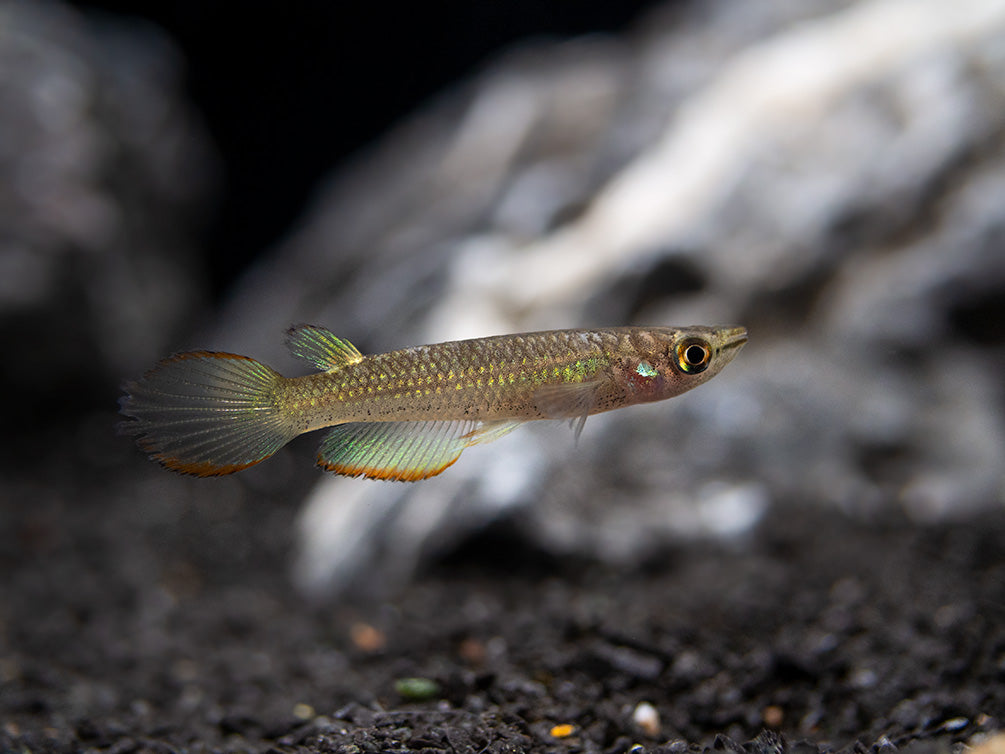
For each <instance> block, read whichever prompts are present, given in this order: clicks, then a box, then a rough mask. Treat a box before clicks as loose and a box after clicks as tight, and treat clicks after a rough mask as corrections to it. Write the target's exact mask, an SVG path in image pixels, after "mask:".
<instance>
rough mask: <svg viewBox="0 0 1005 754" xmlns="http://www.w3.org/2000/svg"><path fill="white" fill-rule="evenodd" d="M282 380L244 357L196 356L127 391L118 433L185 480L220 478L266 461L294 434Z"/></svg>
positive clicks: (168, 362) (174, 361)
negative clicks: (281, 393)
mask: <svg viewBox="0 0 1005 754" xmlns="http://www.w3.org/2000/svg"><path fill="white" fill-rule="evenodd" d="M282 380H283V377H282V376H281V375H280V374H279V373H278V372H276V371H275V370H273V369H270V368H269V367H267V366H265V365H264V364H260V363H259V362H257V361H255V360H254V359H249V358H247V357H246V356H237V355H235V354H231V353H214V352H211V351H194V352H191V353H182V354H178V355H175V356H172V357H171V358H169V359H165V360H164V361H162V362H160V363H159V364H158V365H157V366H156V367H154V368H153V369H152V370H150V371H149V372H147V373H146V374H145V375H144V376H143V377H142V378H141V379H140V380H138V381H136V382H130V383H128V384H126V385H125V386H124V390H125V393H126V394H125V395H124V396H122V398H121V399H120V400H119V403H120V406H121V412H122V413H123V414H125V415H126V416H128V417H130V420H128V421H124V422H122V424H121V429H122V430H123V431H124V432H126V433H128V434H133V435H136V436H137V437H136V443H137V445H139V446H140V448H142V449H143V450H144V451H146V452H147V453H148V454H149V455H150V457H151V458H152V459H153V460H156V461H159V462H160V463H161V464H162V465H163V466H165V467H167V468H169V469H172V470H174V471H179V472H181V473H183V474H193V475H195V476H219V475H221V474H232V473H233V472H235V471H240V470H241V469H244V468H247V467H248V466H252V465H253V464H256V463H258V462H259V461H262V460H264V459H266V458H268V457H269V456H271V455H272V454H273V453H275V452H276V451H277V450H279V449H280V448H281V447H283V445H285V444H286V443H288V442H289V441H290V440H292V439H293V437H294V436H296V434H297V432H296V430H294V429H293V427H292V426H291V424H290V422H289V421H288V420H286V419H285V418H284V416H283V411H282V407H281V404H280V403H279V401H278V399H277V396H278V389H279V387H280V385H281V383H282Z"/></svg>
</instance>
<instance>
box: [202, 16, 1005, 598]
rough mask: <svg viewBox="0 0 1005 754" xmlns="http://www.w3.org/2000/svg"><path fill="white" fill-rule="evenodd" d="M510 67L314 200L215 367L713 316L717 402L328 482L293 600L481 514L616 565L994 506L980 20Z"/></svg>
mask: <svg viewBox="0 0 1005 754" xmlns="http://www.w3.org/2000/svg"><path fill="white" fill-rule="evenodd" d="M674 7H675V8H677V10H675V11H672V12H671V11H669V10H668V11H667V12H666V13H658V14H654V15H652V16H651V17H649V18H648V19H646V20H645V21H643V22H642V23H640V25H639V26H638V28H637V29H635V30H634V31H633V32H632V33H630V34H626V35H624V36H622V37H619V38H587V39H580V40H573V41H570V42H566V43H560V44H549V45H546V44H538V45H535V46H528V47H525V48H522V49H518V50H515V51H513V52H512V53H510V54H508V55H505V56H503V57H502V58H500V59H499V60H498V61H497V62H496V63H495V64H494V65H492V66H490V67H489V68H488V69H487V70H485V71H484V72H482V73H481V74H479V75H477V76H476V77H474V78H473V79H472V80H471V81H470V82H468V83H467V84H466V85H464V86H463V87H461V88H460V89H458V90H457V91H454V92H451V93H448V94H446V95H445V96H444V97H443V98H442V99H441V100H440V101H439V102H437V103H434V104H432V105H430V107H429V108H428V109H427V110H425V111H423V112H421V113H419V114H417V115H416V116H415V117H414V118H413V119H411V120H410V121H409V122H408V123H406V124H404V125H403V126H401V127H400V128H399V129H398V131H397V132H396V133H394V134H392V135H391V136H390V137H388V138H387V140H386V141H385V142H384V143H383V144H381V145H380V146H379V147H378V148H377V149H375V150H374V151H373V153H372V154H370V155H369V156H368V157H366V158H365V159H362V160H361V161H360V163H359V164H358V165H357V166H356V167H355V168H354V169H352V170H349V171H346V172H345V173H342V174H340V175H338V176H336V177H335V178H333V180H332V183H331V184H330V185H329V186H328V187H327V188H326V189H325V190H324V191H322V192H321V193H320V194H319V196H318V197H317V201H316V203H315V205H314V206H313V207H312V208H311V210H310V211H309V212H308V214H307V216H306V218H305V220H304V222H303V224H302V226H301V227H300V230H299V231H298V232H297V233H296V234H295V235H294V236H293V237H291V238H290V239H289V240H288V241H287V242H286V243H285V244H283V245H282V246H281V247H280V248H279V249H277V250H276V252H275V254H274V255H272V257H271V258H270V259H268V260H266V261H265V262H263V263H262V265H261V266H260V267H259V268H258V269H256V270H255V271H253V272H252V273H251V274H250V275H249V276H248V278H247V279H246V280H245V281H244V283H243V285H242V286H241V287H240V289H239V290H238V292H237V294H236V295H235V297H234V299H233V300H232V301H231V302H230V303H229V306H228V308H227V310H226V312H225V314H224V316H223V318H222V319H221V321H220V322H219V323H218V327H217V329H216V331H215V332H214V333H211V334H210V337H211V340H210V341H209V342H208V343H207V344H208V345H213V346H215V347H225V348H227V349H228V350H235V351H239V352H244V353H250V354H253V355H256V356H259V357H264V358H265V360H267V361H271V362H272V363H274V364H277V365H280V364H288V363H289V360H288V357H286V356H284V355H283V354H282V352H281V343H280V341H281V338H280V337H279V335H280V332H281V329H282V328H283V327H285V326H286V325H287V324H288V323H289V322H295V321H308V322H315V323H318V324H323V325H326V326H328V327H330V328H331V329H333V330H335V331H336V332H337V333H339V334H340V335H343V336H345V337H348V338H350V339H352V340H354V341H355V342H357V344H358V345H360V346H361V347H363V348H364V349H365V350H369V351H377V350H384V349H388V348H393V347H401V346H406V345H412V344H417V343H422V342H432V341H437V340H448V339H452V338H458V337H466V336H479V335H487V334H493V333H500V332H513V331H520V330H528V329H539V328H541V329H543V328H553V327H568V326H577V325H585V326H589V325H605V324H622V323H628V322H633V323H650V324H691V323H715V322H723V323H724V322H737V323H741V324H745V325H747V326H748V327H749V328H750V332H751V341H750V343H749V344H748V346H747V347H746V349H745V350H744V352H743V353H742V354H741V356H740V357H739V358H738V359H737V361H736V362H735V363H734V364H732V365H730V367H729V368H727V370H726V371H725V372H724V374H723V375H721V376H720V377H719V378H718V379H716V380H715V381H714V382H712V383H711V384H709V385H708V386H706V387H703V388H701V389H700V390H698V391H696V392H695V393H693V394H688V395H687V396H685V397H683V398H681V399H678V400H675V401H671V402H669V403H667V404H661V405H655V406H645V407H639V408H635V409H631V410H626V411H621V412H617V413H614V414H611V415H604V416H600V417H595V418H591V419H590V421H589V422H588V423H587V427H586V430H585V432H584V433H583V436H582V438H581V440H580V442H579V443H578V446H577V444H576V443H574V442H573V438H572V435H571V433H569V432H568V431H566V429H565V428H564V427H558V426H549V425H540V424H538V425H534V426H528V427H526V428H524V429H521V430H520V431H519V432H516V433H514V434H513V435H511V436H509V437H507V438H504V439H503V440H500V441H499V442H497V443H495V444H493V445H492V446H489V447H484V448H475V449H472V450H469V451H467V452H466V453H465V454H464V457H463V458H462V459H461V461H460V462H458V463H457V464H456V465H455V466H454V467H452V468H451V469H450V470H449V471H448V472H447V473H446V474H444V475H443V476H441V477H438V478H437V479H434V480H430V481H428V482H424V483H422V484H417V485H395V484H384V483H373V482H367V481H361V480H346V479H340V478H334V477H325V478H323V479H321V480H320V481H319V482H318V484H317V485H316V487H315V488H314V490H313V491H312V492H311V494H310V495H309V497H308V500H307V501H306V508H305V512H304V514H303V519H302V529H301V557H300V559H299V561H298V565H297V570H296V578H297V580H298V583H299V584H300V585H301V586H302V587H303V588H304V589H306V590H307V591H311V592H314V593H332V592H333V591H338V590H340V589H343V588H346V587H347V586H349V585H356V586H359V587H361V588H362V589H364V590H371V589H373V588H374V586H375V585H379V584H384V585H386V584H388V583H394V582H396V581H400V580H404V579H407V578H408V577H409V575H410V574H411V572H412V570H413V568H414V567H415V565H416V564H417V563H420V562H422V560H423V558H426V557H429V556H430V555H431V554H433V553H435V552H438V551H441V550H442V549H443V548H449V547H451V546H453V545H455V544H456V543H457V542H459V541H460V540H462V539H463V538H464V537H465V536H466V535H468V534H470V533H471V532H473V531H476V530H478V529H479V528H481V527H484V526H486V525H487V524H488V523H490V522H492V521H493V520H496V519H498V518H499V517H501V516H506V517H510V518H511V520H512V521H513V522H515V523H516V525H518V526H520V527H522V530H523V531H524V532H525V533H526V536H527V537H528V538H531V539H533V540H534V541H535V542H536V543H537V544H538V545H540V546H542V547H546V548H549V549H551V550H553V551H555V552H559V553H562V552H577V553H585V554H589V555H591V556H594V557H599V558H603V559H607V560H613V561H617V562H629V563H630V562H634V561H636V560H637V559H639V558H649V557H654V556H655V557H658V556H659V555H660V553H663V552H665V551H667V549H668V548H671V547H672V546H673V542H674V541H676V540H678V538H680V537H690V536H716V537H737V536H742V535H743V533H745V532H747V531H749V530H750V529H751V527H752V526H753V525H754V524H756V522H757V521H758V520H759V519H760V517H761V515H762V513H763V511H764V510H766V509H767V507H768V506H771V505H772V504H774V503H775V502H777V501H779V500H783V499H784V500H793V499H794V500H797V501H801V502H802V503H803V504H806V505H829V506H840V507H841V508H843V509H845V510H847V511H848V512H849V514H851V515H872V514H874V513H875V512H877V511H881V510H882V509H884V508H885V507H889V506H901V507H903V508H904V509H906V510H907V511H908V512H909V513H910V514H911V515H913V516H916V517H919V518H924V519H934V520H939V519H941V518H943V517H945V516H950V515H975V514H978V513H979V512H980V511H981V510H985V509H987V507H989V506H999V505H1001V504H1002V502H1003V501H1005V478H1003V472H1002V471H1001V469H1003V468H1005V426H1003V417H1005V412H1003V406H1002V401H1003V392H1002V389H1001V385H1002V378H1001V375H1002V367H1003V366H1005V364H1003V348H1005V327H1003V319H1005V307H1003V306H1002V305H1001V300H1002V295H1003V292H1005V253H1003V250H1002V245H1003V239H1005V214H1003V213H1002V209H1001V208H1002V207H1003V206H1005V161H1003V160H1005V139H1003V134H1005V88H1003V84H1002V82H1005V6H1003V5H1002V4H1001V3H1000V2H996V1H995V0H966V2H963V3H954V4H946V3H944V2H941V0H859V1H858V2H843V3H825V2H798V3H793V2H786V1H785V0H774V1H773V2H764V3H756V4H744V5H742V6H738V5H737V4H735V3H726V2H711V3H708V2H703V3H694V4H691V5H687V6H685V7H684V9H683V10H680V9H679V4H675V6H674Z"/></svg>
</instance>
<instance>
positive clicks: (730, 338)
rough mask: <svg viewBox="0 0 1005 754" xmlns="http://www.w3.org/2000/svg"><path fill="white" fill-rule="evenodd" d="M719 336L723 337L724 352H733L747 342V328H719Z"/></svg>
mask: <svg viewBox="0 0 1005 754" xmlns="http://www.w3.org/2000/svg"><path fill="white" fill-rule="evenodd" d="M719 334H720V336H721V337H722V350H723V351H732V350H734V349H739V348H740V347H741V346H742V345H743V344H744V343H746V342H747V328H746V327H740V326H731V327H722V328H719Z"/></svg>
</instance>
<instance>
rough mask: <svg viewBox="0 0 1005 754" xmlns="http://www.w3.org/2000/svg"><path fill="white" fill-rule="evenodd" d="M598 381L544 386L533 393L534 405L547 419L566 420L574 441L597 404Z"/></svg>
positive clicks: (577, 438)
mask: <svg viewBox="0 0 1005 754" xmlns="http://www.w3.org/2000/svg"><path fill="white" fill-rule="evenodd" d="M600 384H601V383H600V381H599V380H589V381H586V382H565V383H561V384H556V385H545V386H543V387H541V388H539V389H538V390H537V391H535V393H534V404H535V405H536V406H537V408H538V410H539V411H540V412H541V413H543V414H544V415H545V416H547V417H548V418H549V419H568V420H569V424H570V425H571V426H572V427H574V429H575V432H576V440H577V441H578V440H579V435H580V433H581V432H582V431H583V426H584V425H585V424H586V417H588V416H589V415H590V412H591V411H592V410H593V408H594V406H596V403H597V390H598V388H599V387H600Z"/></svg>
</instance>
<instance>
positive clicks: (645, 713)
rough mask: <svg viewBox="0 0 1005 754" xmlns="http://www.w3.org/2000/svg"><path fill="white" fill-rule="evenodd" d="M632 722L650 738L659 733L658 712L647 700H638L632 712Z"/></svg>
mask: <svg viewBox="0 0 1005 754" xmlns="http://www.w3.org/2000/svg"><path fill="white" fill-rule="evenodd" d="M632 722H634V723H635V724H636V725H637V726H638V728H639V730H641V731H642V732H643V733H645V734H646V735H647V736H649V737H650V738H656V737H657V736H659V734H660V730H661V725H660V713H659V712H657V711H656V708H655V707H654V706H653V705H651V704H650V703H649V702H639V703H638V705H637V706H636V707H635V711H634V712H633V713H632Z"/></svg>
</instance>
